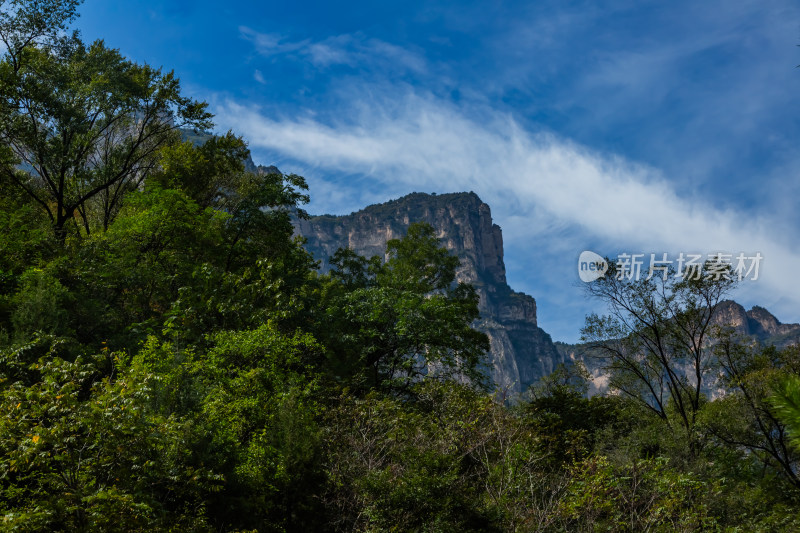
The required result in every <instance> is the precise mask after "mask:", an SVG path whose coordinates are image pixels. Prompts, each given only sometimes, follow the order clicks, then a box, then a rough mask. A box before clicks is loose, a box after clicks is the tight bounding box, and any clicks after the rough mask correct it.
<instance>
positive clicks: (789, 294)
mask: <svg viewBox="0 0 800 533" xmlns="http://www.w3.org/2000/svg"><path fill="white" fill-rule="evenodd" d="M390 100H391V101H390V102H387V103H386V104H385V105H383V106H380V105H376V102H375V101H374V100H372V101H371V102H370V105H369V106H364V105H361V106H359V105H358V104H351V106H350V107H349V108H348V109H347V110H346V111H345V112H343V113H342V114H341V115H342V116H347V117H348V119H346V120H344V119H340V120H330V121H327V122H322V121H321V120H319V119H317V118H312V117H309V118H274V117H268V116H264V115H263V114H262V113H261V112H260V110H259V109H258V108H257V107H253V106H243V105H239V104H237V103H234V102H230V101H228V102H224V103H221V104H219V105H218V106H217V109H216V112H217V117H218V119H219V121H220V123H221V124H222V125H224V126H227V125H235V127H236V128H237V129H238V130H239V131H241V132H243V133H244V134H245V136H246V137H247V138H248V139H249V140H250V142H251V146H252V147H253V148H254V149H255V150H256V151H261V153H266V154H271V155H273V156H275V157H278V158H279V159H281V160H282V161H284V162H285V163H286V164H289V165H290V166H291V165H299V166H301V167H302V168H303V169H304V171H305V172H306V174H307V175H309V174H310V175H311V176H315V175H320V174H322V175H325V176H327V177H328V178H327V179H326V181H327V182H328V183H329V184H330V183H335V184H336V185H337V186H338V188H339V189H340V191H342V190H344V191H349V194H347V195H342V194H341V192H340V195H339V197H338V198H337V200H336V202H335V203H336V204H337V205H333V204H330V203H328V202H327V201H326V199H325V198H321V199H318V201H317V203H316V205H315V206H312V208H313V207H316V209H313V210H314V211H327V212H330V211H338V212H342V210H343V207H344V211H345V212H347V211H349V210H353V209H357V208H360V207H362V206H363V205H365V203H366V200H369V201H374V200H376V199H377V200H385V199H389V198H391V197H396V196H398V195H401V194H406V193H408V192H410V191H413V190H422V191H439V192H450V191H457V190H473V191H475V192H477V193H478V194H479V195H480V196H481V198H483V199H484V201H486V202H488V203H489V204H490V205H492V206H493V207H494V215H495V218H496V219H497V221H498V222H499V223H500V224H501V226H503V228H504V234H505V240H506V249H507V250H511V252H509V254H508V255H509V256H511V261H510V262H511V266H512V267H514V266H515V265H516V267H515V268H517V269H520V268H525V267H524V266H523V265H527V268H529V269H532V270H533V271H536V270H538V271H540V272H542V274H541V275H537V276H531V275H530V272H529V275H528V280H527V282H526V283H525V286H523V287H522V288H523V289H527V290H530V291H531V292H533V293H534V294H535V295H537V297H539V300H540V307H541V303H542V292H543V289H544V288H545V287H542V286H537V284H556V285H558V286H561V287H569V286H570V285H572V284H573V282H574V280H575V277H576V272H575V260H576V258H577V255H578V254H579V253H580V251H581V250H582V248H583V247H584V246H587V245H589V244H590V243H591V245H592V246H595V247H599V248H598V250H597V251H600V252H602V253H609V254H616V253H618V252H621V251H628V252H645V253H650V252H652V253H659V252H678V251H686V252H699V253H705V254H711V253H716V252H727V253H733V254H735V253H738V252H746V253H754V252H760V253H761V254H762V255H763V256H764V264H763V265H762V271H761V277H760V279H759V281H758V282H752V283H750V284H749V287H748V289H747V290H746V291H744V292H742V293H741V296H740V297H741V298H743V299H744V302H745V303H747V302H748V298H751V300H750V301H751V303H761V304H762V305H767V306H770V305H771V306H772V307H771V309H773V310H774V311H775V312H777V313H779V316H782V318H784V319H791V320H797V319H798V318H800V316H797V313H796V309H797V308H798V307H800V287H798V286H797V285H796V284H787V280H789V279H792V276H793V275H794V271H795V269H796V265H797V264H800V253H798V252H797V251H796V250H795V249H794V248H792V247H790V246H789V245H787V244H786V243H785V242H784V241H783V239H777V238H775V236H774V235H772V234H771V232H770V228H771V227H774V226H773V225H772V222H771V221H770V220H769V218H768V217H766V216H762V217H754V216H747V217H743V215H742V213H740V212H737V211H735V210H730V209H722V208H719V207H715V206H714V204H713V203H712V202H710V201H706V200H703V199H698V198H696V197H685V196H682V195H681V194H680V193H679V192H678V191H677V190H676V189H675V188H674V186H673V185H671V183H670V181H669V180H668V179H667V178H666V177H665V176H663V175H662V174H661V173H660V172H659V171H658V170H656V169H653V168H651V167H647V166H643V165H638V164H636V163H633V162H630V161H628V160H626V159H624V158H621V157H615V156H609V155H605V154H600V153H598V152H596V151H593V150H590V149H588V148H586V147H584V146H581V145H579V144H576V143H574V142H570V141H568V140H566V139H563V138H560V137H558V136H556V135H552V134H548V133H535V132H531V131H528V130H526V129H524V128H523V127H521V126H520V125H519V124H518V123H517V122H516V121H514V120H513V119H512V118H511V117H510V116H508V115H505V114H502V113H497V112H492V111H491V110H485V111H484V112H482V113H478V114H476V113H475V112H474V110H465V109H462V108H460V107H458V106H456V105H453V104H450V103H447V102H442V101H440V100H437V99H435V98H432V97H426V96H419V95H416V94H414V93H408V94H405V95H403V96H398V95H395V97H393V98H391V99H390ZM331 176H350V177H351V178H348V180H340V181H336V180H335V179H331V178H330V177H331ZM352 176H356V177H358V181H355V182H354V181H352ZM312 183H313V181H312ZM312 192H313V191H312ZM343 201H344V202H346V203H349V204H350V205H346V204H345V205H343V204H342V202H343ZM795 237H796V236H795ZM532 243H536V244H535V245H534V246H532ZM570 250H571V252H570ZM545 271H546V272H545ZM517 286H519V285H517ZM559 292H561V294H562V296H563V295H564V291H559ZM567 292H568V291H567ZM579 295H580V293H577V296H578V297H579ZM575 297H576V294H573V295H572V300H573V301H572V303H571V304H570V305H572V306H573V307H575V306H580V305H582V304H581V303H580V298H578V300H577V301H575V300H576V299H575ZM547 298H548V297H547V296H546V295H545V296H544V299H545V304H547ZM559 300H561V297H559V296H558V295H555V296H553V297H552V298H551V299H550V301H549V305H550V306H551V307H553V308H555V307H556V306H557V305H558V304H557V302H559ZM554 311H555V309H554ZM781 313H782V314H781ZM543 315H545V312H543ZM551 316H552V315H551ZM579 325H580V324H572V325H571V326H570V327H571V328H572V331H573V333H572V338H573V340H574V337H575V334H576V333H575V332H576V331H577V328H578V327H579ZM561 332H562V331H561V330H559V331H558V333H561Z"/></svg>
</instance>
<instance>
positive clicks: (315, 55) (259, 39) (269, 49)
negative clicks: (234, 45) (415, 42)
mask: <svg viewBox="0 0 800 533" xmlns="http://www.w3.org/2000/svg"><path fill="white" fill-rule="evenodd" d="M239 32H240V34H241V36H242V37H243V38H244V39H247V40H248V41H250V42H252V43H253V45H254V46H255V48H256V50H257V52H258V53H259V54H260V55H262V56H264V57H267V58H269V57H286V56H289V57H293V58H296V59H301V60H303V61H306V62H308V63H310V64H311V65H313V66H314V67H317V68H328V67H332V66H346V67H350V68H354V69H376V68H380V69H392V70H405V71H411V72H415V73H423V72H425V70H426V63H425V59H424V57H423V56H422V55H421V54H419V53H416V52H413V51H411V50H408V49H407V48H404V47H401V46H397V45H394V44H391V43H388V42H386V41H382V40H380V39H376V38H371V37H367V36H365V35H364V34H362V33H347V34H341V35H334V36H331V37H327V38H324V39H319V40H314V39H301V40H290V39H289V38H287V37H286V36H283V35H281V34H277V33H262V32H258V31H256V30H254V29H252V28H249V27H247V26H240V27H239Z"/></svg>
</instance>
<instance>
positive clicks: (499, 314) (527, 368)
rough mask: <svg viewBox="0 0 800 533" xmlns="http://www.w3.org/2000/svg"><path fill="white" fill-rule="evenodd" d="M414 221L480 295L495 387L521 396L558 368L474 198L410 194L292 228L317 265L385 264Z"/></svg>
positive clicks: (493, 227)
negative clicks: (338, 258) (342, 256)
mask: <svg viewBox="0 0 800 533" xmlns="http://www.w3.org/2000/svg"><path fill="white" fill-rule="evenodd" d="M414 222H427V223H428V224H430V225H431V226H433V227H434V228H435V230H436V233H437V236H438V237H439V238H440V239H441V242H442V244H443V245H444V246H445V247H446V248H447V249H448V250H450V251H451V252H452V253H454V254H455V255H457V256H458V257H459V259H460V260H461V265H460V267H459V269H458V271H457V273H456V277H457V279H458V281H461V282H465V283H470V284H472V285H473V286H474V287H475V289H476V291H477V292H478V295H479V296H480V304H479V307H480V312H481V319H480V320H479V321H478V323H476V327H477V328H478V329H480V330H481V331H484V332H485V333H486V334H487V335H488V336H489V340H490V342H491V353H490V357H489V367H490V373H491V375H492V378H493V379H494V381H495V382H496V383H497V385H498V387H500V388H502V389H504V390H507V391H509V392H511V393H514V392H521V391H523V390H525V389H526V388H527V387H528V386H529V385H531V384H532V383H533V382H535V381H536V380H537V379H538V378H540V377H541V376H543V375H546V374H548V373H550V372H551V371H552V370H553V369H554V368H555V366H556V365H557V364H558V363H559V362H561V360H562V357H561V356H560V355H559V353H558V352H557V351H556V349H555V347H554V345H553V343H552V340H551V339H550V336H549V335H548V334H547V333H545V332H544V331H543V330H541V329H540V328H539V327H538V325H537V317H536V301H535V300H534V299H533V298H532V297H531V296H528V295H527V294H523V293H518V292H515V291H514V290H512V289H511V287H509V286H508V283H507V282H506V269H505V263H504V262H503V234H502V230H501V229H500V226H498V225H497V224H495V223H494V222H493V220H492V215H491V209H490V208H489V206H488V205H487V204H486V203H484V202H483V201H481V199H480V198H479V197H478V195H477V194H475V193H474V192H462V193H449V194H426V193H419V192H415V193H411V194H408V195H406V196H403V197H402V198H398V199H396V200H391V201H389V202H386V203H382V204H376V205H371V206H368V207H365V208H364V209H362V210H360V211H356V212H354V213H351V214H350V215H345V216H333V215H321V216H313V217H310V218H309V219H307V220H297V221H295V229H296V231H297V233H299V234H301V235H303V236H304V237H305V238H306V239H307V243H306V248H307V249H308V250H309V251H310V252H311V253H312V254H313V255H314V258H315V259H318V260H320V262H321V269H322V271H323V272H325V271H327V270H328V269H329V268H330V265H329V263H328V258H329V257H330V256H331V255H333V254H334V252H336V250H337V249H339V248H340V247H347V248H350V249H352V250H354V251H355V252H356V253H358V254H361V255H364V256H367V257H370V256H373V255H378V256H382V257H384V258H385V256H384V254H385V249H386V243H387V241H389V240H390V239H395V238H400V237H402V236H404V235H405V233H406V231H407V229H408V226H409V225H410V224H412V223H414Z"/></svg>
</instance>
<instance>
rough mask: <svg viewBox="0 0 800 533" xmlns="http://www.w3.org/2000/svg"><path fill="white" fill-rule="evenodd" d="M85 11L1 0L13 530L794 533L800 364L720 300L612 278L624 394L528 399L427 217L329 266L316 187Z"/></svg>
mask: <svg viewBox="0 0 800 533" xmlns="http://www.w3.org/2000/svg"><path fill="white" fill-rule="evenodd" d="M78 4H79V2H78V1H76V0H39V1H32V0H28V1H23V0H12V1H5V2H0V9H2V12H1V13H0V38H2V41H3V43H4V45H5V46H4V50H3V52H2V54H3V56H2V62H0V128H1V129H0V180H2V181H0V413H1V415H0V530H2V531H43V532H51V531H147V532H153V531H209V532H211V531H263V532H268V531H442V532H450V531H665V532H666V531H670V532H671V531H704V530H713V531H764V532H772V531H797V530H798V529H800V515H798V509H800V507H798V501H799V500H798V499H799V498H800V479H799V478H798V457H800V455H798V453H799V452H800V447H799V445H800V386H798V375H800V351H798V347H797V346H796V345H790V346H787V347H784V348H781V349H778V348H775V347H768V348H764V347H761V346H760V345H755V344H751V343H749V341H746V340H743V339H741V338H739V337H737V336H736V332H735V331H730V330H728V329H726V328H724V327H716V326H715V325H714V324H712V323H711V321H710V317H711V316H712V315H713V312H714V309H715V308H716V307H717V306H718V305H719V303H720V302H722V301H724V297H725V295H726V294H727V293H728V291H730V289H731V288H732V286H731V283H729V282H727V281H725V280H714V279H706V278H702V279H699V280H688V281H674V282H671V283H667V284H666V285H659V284H658V283H657V281H656V280H647V281H641V282H625V281H624V280H617V279H616V278H614V277H613V276H609V277H608V278H607V279H606V280H605V281H603V280H599V281H598V282H597V285H594V286H593V287H594V288H593V289H592V290H593V293H594V296H596V297H598V298H601V299H603V300H604V301H607V302H609V304H610V307H609V312H610V315H609V317H598V316H591V317H589V318H588V319H587V323H586V325H585V327H584V339H585V341H586V342H587V343H590V344H592V345H593V346H594V347H595V348H596V350H597V351H598V353H600V354H602V358H601V360H599V361H598V363H597V364H598V365H600V366H602V367H603V368H604V369H605V371H606V372H607V373H608V376H609V383H610V387H611V391H612V392H611V393H610V394H608V395H605V396H594V397H592V398H587V397H586V395H585V392H586V386H587V384H586V375H585V372H584V371H583V369H582V368H581V367H580V366H579V365H577V366H571V367H564V366H561V367H559V368H557V369H556V370H555V371H554V372H553V373H552V374H551V375H549V376H547V377H545V378H543V379H542V380H540V381H539V382H538V383H537V384H535V385H534V386H533V387H532V388H531V389H530V391H528V393H527V396H526V398H525V400H524V401H520V402H518V403H515V404H510V403H509V402H506V401H505V400H506V398H504V397H503V396H502V394H497V393H496V391H495V388H494V386H493V384H492V383H491V382H490V381H489V379H488V377H487V376H486V375H484V374H483V372H482V370H483V369H484V366H485V363H486V353H487V350H488V349H489V340H488V338H487V337H486V335H485V334H483V333H480V332H478V331H476V330H474V329H472V327H471V325H472V324H473V322H474V321H475V320H476V319H477V318H478V317H479V308H478V302H479V297H478V293H477V292H476V290H475V288H473V287H472V286H471V285H469V284H466V283H459V282H457V281H456V272H457V270H458V267H459V259H458V257H456V256H454V255H451V254H450V253H449V252H448V251H447V249H446V248H445V247H444V246H443V243H441V242H440V241H439V240H438V239H437V237H436V235H435V233H434V230H433V228H432V227H430V226H428V225H426V224H410V225H409V227H408V229H407V233H406V234H405V235H403V236H402V237H401V238H394V239H391V240H389V241H388V243H387V244H386V249H385V251H384V254H383V257H372V258H365V257H361V256H358V255H357V254H355V253H353V252H352V251H348V250H339V251H337V252H335V253H334V254H333V256H332V257H331V258H330V260H328V264H329V265H330V267H331V268H330V270H329V271H327V272H326V273H324V274H321V273H320V272H319V269H318V265H317V263H316V261H315V259H314V258H313V257H312V256H310V255H309V254H308V253H307V252H306V251H305V250H304V249H303V247H302V242H301V240H300V239H296V238H294V237H293V227H292V223H291V216H293V214H296V213H300V215H301V216H302V214H303V211H302V208H303V205H305V203H306V202H307V201H308V198H309V197H308V195H309V194H313V193H314V191H308V189H307V185H306V182H305V180H304V179H303V178H302V177H301V176H297V175H284V174H281V173H277V172H251V171H250V170H254V169H252V168H250V169H248V168H247V167H246V162H247V161H248V160H249V159H248V158H249V152H248V149H247V144H246V142H245V140H244V139H242V138H241V137H239V136H238V135H237V133H236V132H228V133H226V134H221V135H213V136H211V137H210V138H209V139H208V140H206V141H205V142H204V143H202V144H198V143H193V142H192V140H191V139H189V140H186V141H183V140H182V137H181V133H180V132H181V130H182V129H186V128H190V129H191V128H195V129H197V130H198V131H210V130H211V129H212V128H213V122H212V121H213V117H212V116H211V115H210V114H209V112H208V107H207V105H206V104H205V103H203V102H198V101H195V100H193V99H191V98H190V97H187V96H186V95H185V93H184V91H183V90H182V88H181V85H180V82H179V80H178V79H177V77H176V76H175V75H174V74H173V73H172V72H170V71H167V70H164V69H158V68H154V67H153V66H151V65H147V64H137V63H135V62H133V61H130V60H129V59H126V58H125V57H124V56H122V55H121V53H120V52H119V51H118V50H114V49H110V48H108V47H107V46H106V45H105V44H104V43H103V42H102V41H97V42H93V43H86V42H84V41H83V40H82V39H81V37H80V35H79V34H77V33H70V32H71V31H72V30H71V28H72V25H73V24H74V23H75V21H76V19H77V8H78ZM579 327H580V325H578V324H576V328H579ZM687 368H688V369H691V370H692V371H693V373H687V372H686V369H687ZM678 369H680V370H681V371H678ZM687 376H689V377H687ZM691 376H694V378H693V379H694V381H693V379H692V378H691ZM711 376H714V378H715V379H719V380H721V382H722V383H724V386H725V393H724V394H721V395H720V396H719V397H717V399H714V400H711V399H709V398H707V397H706V396H705V395H704V394H703V393H702V382H703V380H707V379H710V378H711Z"/></svg>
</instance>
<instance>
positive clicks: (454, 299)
mask: <svg viewBox="0 0 800 533" xmlns="http://www.w3.org/2000/svg"><path fill="white" fill-rule="evenodd" d="M387 253H388V255H389V259H388V261H387V262H386V263H385V264H381V263H380V261H379V260H378V259H377V258H373V259H370V260H366V259H364V258H359V257H357V256H355V254H353V253H352V252H346V251H339V252H337V254H336V255H335V256H334V257H333V258H332V264H333V265H334V267H335V270H334V271H332V273H331V276H330V281H331V283H332V284H334V287H328V289H327V293H326V294H327V295H328V298H329V299H330V301H329V302H325V304H326V305H327V306H328V308H327V317H328V320H329V324H331V325H333V324H336V326H335V328H336V330H335V331H340V332H344V334H343V335H340V336H333V335H329V333H330V331H325V330H322V331H321V332H320V338H321V339H323V341H324V342H325V343H326V344H327V345H328V346H329V347H330V348H331V349H332V351H333V354H332V357H333V359H334V360H333V369H334V371H335V372H352V373H353V374H351V375H349V376H347V378H346V379H347V380H348V382H349V383H351V384H353V385H354V386H356V387H363V386H366V387H368V388H373V387H376V388H379V389H384V390H394V391H403V390H407V389H408V387H409V385H410V384H411V383H413V382H415V381H418V380H420V379H423V378H425V379H452V378H459V377H466V378H468V379H470V380H472V382H473V383H474V384H476V385H478V386H480V385H482V384H483V381H484V379H485V378H484V376H483V375H482V373H481V371H480V365H481V363H482V360H483V356H484V354H485V352H486V351H487V350H488V347H489V346H488V339H487V338H486V336H485V335H484V334H482V333H479V332H477V331H475V330H474V329H472V327H471V324H472V322H473V321H474V320H475V319H477V318H478V296H477V294H476V293H475V291H474V289H473V288H472V287H470V286H468V285H464V284H454V279H455V269H456V267H457V266H458V258H457V257H455V256H451V255H450V254H449V253H448V252H447V250H446V249H444V248H442V247H440V245H439V241H438V239H437V238H436V237H435V236H434V231H433V228H432V227H431V226H429V225H426V224H412V225H411V226H410V227H409V230H408V234H407V235H406V237H404V238H403V239H400V240H392V241H389V243H388V245H387ZM336 285H339V287H338V288H336V287H335V286H336ZM326 329H329V328H326Z"/></svg>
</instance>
